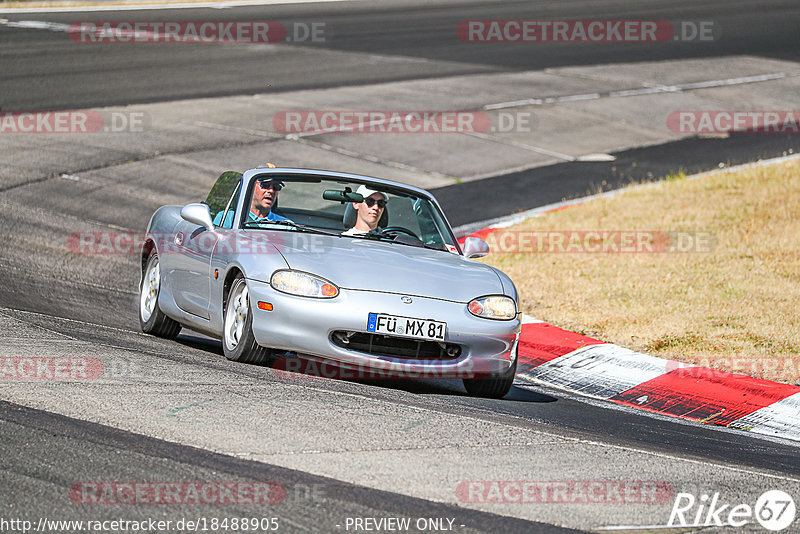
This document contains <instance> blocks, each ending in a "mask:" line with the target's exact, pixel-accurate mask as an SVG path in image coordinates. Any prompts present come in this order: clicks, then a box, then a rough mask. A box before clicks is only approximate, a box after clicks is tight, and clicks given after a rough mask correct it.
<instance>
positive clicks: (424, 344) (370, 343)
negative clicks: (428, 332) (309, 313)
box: [331, 330, 461, 360]
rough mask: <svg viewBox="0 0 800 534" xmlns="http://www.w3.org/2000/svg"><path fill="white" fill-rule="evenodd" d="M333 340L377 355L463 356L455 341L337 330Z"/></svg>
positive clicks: (423, 358)
mask: <svg viewBox="0 0 800 534" xmlns="http://www.w3.org/2000/svg"><path fill="white" fill-rule="evenodd" d="M331 340H332V341H333V343H334V345H337V346H339V347H342V348H343V349H348V350H356V351H358V352H366V353H368V354H374V355H376V356H388V357H390V358H408V359H412V360H455V359H456V358H458V357H459V356H461V346H460V345H456V344H455V343H446V344H444V346H442V345H441V344H439V343H437V342H436V341H422V340H416V339H408V338H405V337H395V336H385V335H383V334H367V333H363V332H345V331H343V330H337V331H336V332H334V333H333V334H332V336H331Z"/></svg>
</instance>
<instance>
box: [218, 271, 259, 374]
mask: <svg viewBox="0 0 800 534" xmlns="http://www.w3.org/2000/svg"><path fill="white" fill-rule="evenodd" d="M242 288H244V290H245V292H246V291H247V283H246V282H245V279H244V277H243V276H242V274H241V273H239V274H238V275H237V276H236V278H234V279H233V281H232V282H231V288H230V291H228V295H227V298H226V299H225V313H224V314H223V316H222V330H223V331H222V351H223V352H224V353H225V357H226V358H228V359H229V360H231V361H234V362H242V363H252V364H257V365H263V364H265V363H267V362H268V361H269V356H270V350H269V349H267V348H265V347H262V346H260V345H259V344H258V343H256V338H255V336H254V335H253V309H252V307H251V306H250V299H249V298H248V297H247V296H245V298H244V302H243V301H242V300H241V295H240V292H241V290H242ZM246 294H247V293H245V295H246ZM237 298H239V299H240V300H239V302H238V303H237V302H235V299H237ZM245 310H246V317H244V318H241V313H243V312H245ZM233 313H236V314H237V316H236V318H234V317H231V321H234V320H237V321H238V320H241V319H243V321H242V325H241V326H242V328H241V334H240V335H239V336H238V337H237V336H232V335H230V334H229V332H228V330H229V329H230V326H231V323H229V321H228V319H229V317H228V316H229V315H230V314H233ZM236 324H238V323H236ZM232 338H235V339H232Z"/></svg>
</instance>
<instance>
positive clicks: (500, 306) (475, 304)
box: [467, 295, 517, 321]
mask: <svg viewBox="0 0 800 534" xmlns="http://www.w3.org/2000/svg"><path fill="white" fill-rule="evenodd" d="M467 309H468V310H469V312H470V313H471V314H472V315H475V316H477V317H483V318H484V319H499V320H501V321H509V320H511V319H513V318H514V317H516V316H517V305H516V303H515V302H514V299H512V298H510V297H505V296H502V295H493V296H490V297H481V298H477V299H474V300H472V301H470V303H469V304H468V305H467Z"/></svg>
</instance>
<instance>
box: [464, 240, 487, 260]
mask: <svg viewBox="0 0 800 534" xmlns="http://www.w3.org/2000/svg"><path fill="white" fill-rule="evenodd" d="M488 253H489V245H488V243H486V241H484V240H483V239H480V238H478V237H468V238H466V239H465V240H464V256H466V257H467V258H482V257H484V256H486V255H487V254H488Z"/></svg>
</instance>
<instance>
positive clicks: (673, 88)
mask: <svg viewBox="0 0 800 534" xmlns="http://www.w3.org/2000/svg"><path fill="white" fill-rule="evenodd" d="M795 76H800V72H773V73H770V74H758V75H755V76H742V77H739V78H723V79H719V80H707V81H704V82H691V83H679V84H675V85H659V86H657V87H642V88H636V89H623V90H619V91H610V92H608V93H585V94H578V95H566V96H553V97H548V98H528V99H526V100H513V101H511V102H499V103H497V104H487V105H485V106H483V109H484V110H485V111H490V110H494V109H507V108H515V107H521V106H541V105H544V104H558V103H561V102H575V101H581V100H599V99H601V98H620V97H626V96H640V95H653V94H660V93H680V92H683V91H692V90H695V89H708V88H711V87H728V86H731V85H743V84H748V83H760V82H768V81H772V80H783V79H785V78H792V77H795Z"/></svg>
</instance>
